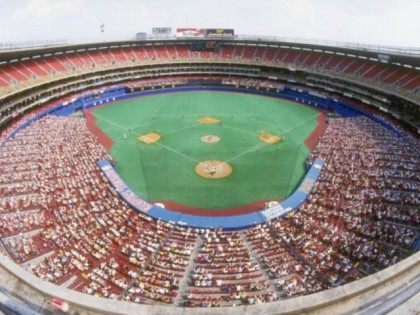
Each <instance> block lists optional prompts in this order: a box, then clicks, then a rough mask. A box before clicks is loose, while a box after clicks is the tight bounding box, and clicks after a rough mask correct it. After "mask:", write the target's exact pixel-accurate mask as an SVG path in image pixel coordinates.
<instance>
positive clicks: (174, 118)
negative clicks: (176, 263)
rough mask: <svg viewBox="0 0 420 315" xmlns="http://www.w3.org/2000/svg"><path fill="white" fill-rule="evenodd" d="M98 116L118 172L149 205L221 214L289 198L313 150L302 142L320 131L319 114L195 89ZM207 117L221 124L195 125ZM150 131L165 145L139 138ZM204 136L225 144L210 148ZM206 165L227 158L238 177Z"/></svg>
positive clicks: (125, 104)
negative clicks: (214, 173)
mask: <svg viewBox="0 0 420 315" xmlns="http://www.w3.org/2000/svg"><path fill="white" fill-rule="evenodd" d="M93 114H94V115H95V116H96V124H97V126H98V127H99V128H101V129H102V130H103V131H104V132H105V133H106V134H107V135H108V136H109V137H110V138H112V139H113V141H114V145H113V147H112V148H111V150H110V153H111V155H112V156H113V157H114V158H115V160H116V162H117V171H118V172H119V174H120V175H121V176H122V177H123V178H124V180H125V181H126V182H127V183H128V185H129V186H130V187H131V188H132V189H133V190H134V191H135V192H136V193H138V194H139V195H140V196H142V197H144V198H145V199H146V200H151V201H156V200H171V201H174V202H177V203H180V204H183V205H187V206H191V207H197V208H207V209H215V211H216V210H217V209H226V208H234V207H240V206H243V205H246V204H250V203H253V202H256V201H259V200H274V199H284V198H287V196H288V195H289V194H290V193H291V192H292V191H293V190H294V189H295V187H296V185H297V184H298V183H299V182H300V180H301V179H302V176H303V175H304V174H305V168H304V161H305V158H306V157H307V155H308V154H309V149H308V148H307V147H306V146H305V144H304V143H303V142H304V141H305V139H306V138H307V137H308V136H309V135H310V134H311V132H312V131H313V130H314V128H315V127H316V126H317V119H316V118H317V115H318V114H319V112H318V111H317V110H316V109H313V108H311V107H308V106H304V105H300V104H297V103H293V102H288V101H285V100H279V99H276V98H270V97H263V96H256V95H249V94H241V93H227V92H214V91H194V92H176V93H168V94H160V95H153V96H147V97H140V98H136V99H130V100H125V101H121V102H116V103H113V104H110V105H106V106H102V107H99V108H97V109H95V110H94V111H93ZM205 116H211V117H215V118H218V119H221V120H222V123H221V124H214V125H205V124H200V123H198V122H197V121H196V120H197V119H198V118H201V117H205ZM261 131H266V132H269V133H272V134H276V135H281V136H283V137H284V140H283V141H281V142H279V143H277V144H273V145H272V144H264V143H263V142H261V141H260V140H259V138H258V135H259V133H260V132H261ZM150 132H157V133H159V134H160V135H161V136H162V138H161V139H160V140H159V142H158V143H155V144H143V143H140V142H139V141H138V140H137V137H138V136H139V135H140V134H147V133H150ZM124 134H125V135H126V139H125V137H124ZM204 135H216V136H218V137H220V138H221V141H220V142H218V143H216V144H207V143H204V142H202V141H201V140H200V138H201V137H202V136H204ZM204 160H222V161H227V162H228V163H229V164H230V165H231V166H232V168H233V173H232V174H231V176H229V177H226V178H223V179H219V180H211V179H205V178H202V177H200V176H198V175H197V174H196V173H195V171H194V167H195V166H196V164H197V163H198V162H199V161H204Z"/></svg>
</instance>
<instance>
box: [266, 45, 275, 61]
mask: <svg viewBox="0 0 420 315" xmlns="http://www.w3.org/2000/svg"><path fill="white" fill-rule="evenodd" d="M277 52H278V50H277V49H276V48H272V47H269V48H267V49H266V51H265V54H264V57H263V60H265V61H273V59H274V57H275V56H276V55H277Z"/></svg>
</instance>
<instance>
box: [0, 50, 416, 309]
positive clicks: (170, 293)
mask: <svg viewBox="0 0 420 315" xmlns="http://www.w3.org/2000/svg"><path fill="white" fill-rule="evenodd" d="M162 60H164V61H165V62H164V63H163V64H164V66H166V64H168V63H169V62H174V61H176V62H178V61H179V62H181V61H185V60H188V61H189V60H191V61H197V60H201V61H203V60H205V62H206V63H209V62H210V61H211V62H216V61H217V60H218V61H219V62H220V61H221V60H224V61H228V62H229V63H231V64H241V63H245V64H248V65H251V66H255V65H256V64H259V63H264V62H265V63H266V65H268V64H271V65H272V66H273V64H276V66H279V65H280V64H287V65H288V66H289V67H293V66H298V67H301V69H305V68H311V71H319V72H320V73H323V74H325V75H331V74H334V75H342V76H346V77H350V79H357V80H360V81H363V80H365V81H369V84H371V85H375V84H376V85H378V86H380V87H381V88H387V89H388V88H389V89H390V90H392V91H394V92H395V93H399V95H400V96H401V97H404V98H405V99H409V100H413V99H414V100H416V99H417V98H418V87H419V79H420V76H419V75H418V72H416V70H414V69H408V68H407V67H401V69H394V68H391V67H388V66H387V65H385V64H381V63H375V62H374V61H372V60H364V61H360V60H357V59H352V58H350V57H347V56H342V55H327V54H323V53H318V52H312V51H311V52H309V51H299V52H296V51H294V50H288V49H283V48H281V49H280V48H273V47H271V48H270V47H259V46H255V47H241V46H229V45H226V46H223V48H222V49H221V50H220V51H218V52H200V53H198V52H192V51H190V50H189V49H188V46H187V45H182V44H179V45H178V44H177V45H168V47H166V46H164V45H162V46H153V45H151V46H150V47H149V46H144V47H137V48H118V49H114V48H112V49H107V50H104V51H102V52H101V51H91V52H87V51H86V52H74V53H72V54H70V55H66V54H64V56H63V57H56V56H54V57H46V58H41V59H38V60H36V61H33V60H29V61H24V60H22V61H19V62H18V64H13V65H9V64H7V65H2V66H1V72H0V84H1V85H2V86H3V87H2V89H1V91H0V93H4V95H9V94H10V93H12V92H13V91H14V90H19V89H21V90H25V89H26V88H29V87H31V86H32V85H33V84H34V82H35V81H36V82H37V84H38V83H39V84H40V86H41V89H44V88H45V86H42V84H45V82H46V81H48V80H52V81H60V80H62V79H63V78H65V77H66V76H67V75H68V76H77V75H79V74H82V75H85V74H86V73H88V72H94V71H104V70H105V69H114V70H115V69H117V68H119V67H120V68H124V67H125V66H127V67H132V66H133V64H136V63H140V62H146V61H150V63H151V64H158V63H159V62H161V61H162ZM92 65H93V66H92ZM206 67H210V66H208V65H206ZM93 68H94V70H93ZM48 69H49V70H48ZM219 69H220V68H219ZM182 71H183V72H185V69H182ZM229 71H231V70H229ZM235 71H237V69H235ZM33 73H35V74H36V76H35V77H33V76H32V74H33ZM158 75H159V77H156V76H158ZM158 75H156V74H155V75H153V77H154V78H152V79H150V78H148V77H144V78H138V77H135V75H133V77H132V78H129V79H127V80H126V81H125V82H121V83H115V82H114V80H113V79H114V78H111V79H110V80H109V81H107V82H104V83H101V85H100V87H96V86H94V85H92V87H90V86H89V87H88V86H87V85H88V83H87V81H88V80H87V79H86V78H82V79H81V80H82V82H83V84H81V83H80V82H77V83H75V84H73V85H72V88H74V87H75V86H76V87H77V89H79V90H77V92H75V91H73V90H72V91H71V92H68V91H66V90H65V89H64V88H63V90H59V91H58V92H57V94H54V98H55V100H53V101H45V98H46V96H45V95H44V96H42V97H41V96H39V97H36V98H35V99H31V100H30V101H29V104H32V103H31V102H39V104H37V106H36V109H35V110H34V111H28V112H25V111H24V110H23V109H21V108H20V107H19V106H17V105H16V104H17V103H16V104H15V103H14V102H12V101H10V103H7V110H5V111H3V112H1V117H0V119H5V121H6V122H7V125H5V127H4V128H3V129H1V134H0V218H1V220H0V240H1V243H0V253H1V255H3V256H5V257H9V258H10V259H11V260H13V261H14V262H15V263H16V264H18V265H20V266H21V267H23V268H25V269H26V270H27V271H29V272H30V273H31V274H33V275H35V276H36V277H38V278H39V279H42V280H44V281H47V282H50V283H52V284H55V285H57V286H60V289H62V288H68V289H71V290H73V291H78V292H81V293H85V294H90V295H93V296H95V297H103V298H108V299H110V300H115V301H123V302H131V303H137V304H142V305H156V306H162V305H164V306H173V307H188V308H210V307H213V308H217V307H229V306H236V307H239V306H248V305H254V304H262V303H268V304H270V303H276V302H278V301H285V300H288V299H290V298H298V297H301V296H306V295H311V294H313V293H317V292H322V291H325V290H329V289H332V290H334V288H336V289H338V288H346V285H350V286H351V285H352V284H354V283H360V282H358V281H356V280H360V279H362V278H364V277H369V276H371V275H376V274H377V273H380V271H381V270H383V269H384V270H385V271H386V270H390V269H389V268H394V267H395V268H398V266H401V264H404V262H406V261H407V259H406V258H408V259H410V258H409V256H411V255H412V254H413V253H415V252H417V251H418V249H419V248H420V239H419V233H418V227H419V224H420V217H419V215H418V209H419V206H420V175H419V169H420V152H419V150H418V148H419V139H418V135H416V134H414V133H412V132H411V131H410V130H409V129H408V128H406V126H405V125H403V124H402V123H401V122H400V121H398V120H397V119H395V118H392V117H390V116H388V115H385V114H384V113H383V112H379V111H377V110H375V109H373V107H369V106H366V103H365V104H362V103H360V102H358V101H354V100H349V99H347V98H346V97H345V96H338V95H336V94H335V93H333V92H331V93H329V92H326V91H323V92H321V91H319V90H317V89H315V88H314V87H312V86H310V85H309V86H304V85H303V84H299V83H297V82H294V81H293V80H291V81H282V82H281V83H280V82H279V81H276V80H274V79H270V78H269V77H271V78H272V77H273V76H272V75H271V76H267V77H265V78H261V77H260V78H255V77H252V76H250V77H249V78H248V77H244V76H240V75H234V74H233V75H229V76H227V75H222V74H220V73H219V74H212V75H209V74H208V73H206V74H203V75H198V74H194V73H190V74H185V73H182V74H181V75H166V76H165V75H160V74H158ZM120 76H123V74H122V73H119V74H116V77H120ZM104 77H105V76H104ZM79 79H80V78H78V80H79ZM101 79H103V78H101ZM101 79H98V78H95V79H94V80H93V81H95V80H96V81H98V80H101ZM43 80H46V81H43ZM213 81H214V82H216V83H217V88H218V89H222V90H229V89H230V91H233V90H235V91H237V92H245V91H247V93H251V92H250V91H252V93H254V94H258V95H264V94H275V95H277V96H278V97H279V98H282V99H284V100H288V101H289V103H290V104H289V105H290V106H296V107H301V106H302V104H298V103H304V104H305V107H306V106H308V107H309V108H310V111H315V112H316V113H318V112H319V111H320V112H322V113H323V116H322V117H324V118H325V117H326V121H325V123H321V124H318V126H319V125H322V126H321V127H322V128H321V127H320V128H316V124H315V125H314V126H312V128H311V130H309V131H307V132H306V133H305V134H304V135H303V136H302V138H303V139H301V140H303V141H305V140H306V141H305V143H306V145H307V147H308V152H307V153H308V154H307V156H306V159H304V160H305V161H304V162H305V164H304V165H305V166H306V167H307V168H309V167H311V166H312V167H314V166H316V165H317V163H316V162H315V161H318V160H317V159H319V160H321V161H323V166H322V169H320V170H319V172H320V173H319V176H317V179H316V181H311V182H303V183H300V184H303V185H301V186H299V188H298V190H297V192H305V197H306V198H304V200H301V201H300V202H299V204H298V205H297V206H296V208H281V205H280V208H279V207H277V208H276V210H278V209H281V211H280V212H281V215H274V216H273V217H270V215H267V216H265V217H261V215H258V216H259V217H260V218H264V220H261V222H257V224H250V226H247V227H246V228H244V227H241V228H238V229H223V228H220V226H211V227H197V226H192V225H191V226H188V225H187V224H184V222H178V221H177V220H174V221H165V220H163V219H162V218H161V219H159V218H155V217H152V216H151V215H149V214H148V209H149V208H147V210H145V211H142V210H141V208H142V207H144V205H147V207H149V206H150V207H153V205H151V203H149V201H148V200H140V202H141V204H140V207H135V206H133V204H131V203H129V202H127V201H126V200H124V199H123V198H120V195H119V191H118V190H119V187H118V186H117V185H111V184H110V181H109V178H108V177H107V176H106V173H105V172H103V170H102V169H101V168H100V167H99V165H98V161H103V160H106V161H109V163H110V164H111V165H116V170H117V171H118V161H117V164H115V163H116V159H115V158H114V156H113V154H112V153H113V152H112V149H111V148H112V145H113V144H114V142H113V139H109V138H108V137H107V132H106V130H105V128H104V129H103V130H100V129H99V128H98V126H97V125H96V126H95V122H94V119H93V118H94V117H93V116H94V114H95V112H96V111H100V110H101V109H106V108H107V107H103V108H98V109H93V110H90V109H89V108H88V107H94V106H99V105H102V104H104V103H111V102H113V101H115V100H116V98H119V97H120V98H121V99H124V98H129V97H132V96H138V94H137V93H140V94H141V95H150V94H154V93H160V91H162V92H163V91H164V92H168V91H169V92H170V91H179V89H177V88H181V89H184V88H185V89H191V88H197V85H198V84H196V83H194V82H200V83H201V85H200V86H199V88H200V89H202V88H207V89H209V90H210V91H211V92H214V89H213V90H212V89H211V88H209V87H208V86H207V85H211V84H210V83H209V82H213ZM214 82H213V83H214ZM85 84H86V85H85ZM51 90H53V89H51ZM50 93H52V92H51V91H50ZM107 93H109V95H108V94H107ZM209 93H210V92H209ZM214 93H215V92H214ZM116 95H118V96H116ZM24 105H27V104H24ZM119 105H121V104H119V103H115V104H112V105H111V106H116V107H118V106H119ZM28 106H29V105H28ZM255 106H258V104H256V105H255ZM15 111H16V112H15ZM318 123H320V121H318ZM98 125H99V122H98ZM149 131H151V130H149ZM149 131H147V132H149ZM311 132H312V133H311ZM314 134H315V136H314ZM309 135H310V136H309ZM308 136H309V137H308ZM121 139H123V138H122V137H119V140H121ZM256 139H258V138H257V137H256ZM286 140H287V139H286ZM110 149H111V150H110ZM302 164H303V161H302ZM304 165H301V166H302V168H304ZM122 177H124V176H122ZM300 178H301V177H300ZM297 182H299V181H298V180H297ZM308 183H309V184H308ZM123 184H124V183H123ZM307 184H308V185H307ZM302 186H303V187H302ZM292 192H293V191H288V193H289V194H290V193H292ZM288 197H289V196H287V195H284V198H285V199H286V200H287V199H288ZM138 208H140V211H139V209H138ZM258 210H262V212H263V211H268V210H270V208H268V209H258ZM265 213H270V212H265ZM274 213H276V211H274ZM226 218H229V216H226ZM417 263H418V262H417ZM386 268H388V269H386ZM369 279H372V278H369ZM360 281H363V279H362V280H360ZM415 284H416V283H415ZM410 285H411V284H410ZM413 286H414V285H413ZM347 287H348V286H347ZM410 288H411V286H410ZM366 290H367V289H362V290H361V291H366ZM332 292H337V291H332ZM415 293H416V292H414V293H413V295H414V294H415ZM344 299H346V297H344ZM273 305H274V304H273ZM86 309H89V307H88V306H87V307H86ZM251 310H252V309H251ZM254 310H255V311H257V309H254ZM168 312H170V310H168Z"/></svg>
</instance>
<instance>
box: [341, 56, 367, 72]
mask: <svg viewBox="0 0 420 315" xmlns="http://www.w3.org/2000/svg"><path fill="white" fill-rule="evenodd" d="M362 65H363V63H362V61H360V60H357V59H356V58H353V59H351V62H350V63H349V64H348V65H347V66H346V68H345V69H344V70H343V71H344V72H345V73H354V72H356V70H357V69H359V68H360V67H361V66H362Z"/></svg>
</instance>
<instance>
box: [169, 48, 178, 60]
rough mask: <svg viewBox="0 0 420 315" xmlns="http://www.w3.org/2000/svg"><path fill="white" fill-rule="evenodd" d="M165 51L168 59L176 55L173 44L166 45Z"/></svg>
mask: <svg viewBox="0 0 420 315" xmlns="http://www.w3.org/2000/svg"><path fill="white" fill-rule="evenodd" d="M166 51H167V53H168V58H169V59H174V58H176V57H177V53H176V49H175V46H172V45H168V46H166Z"/></svg>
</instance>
